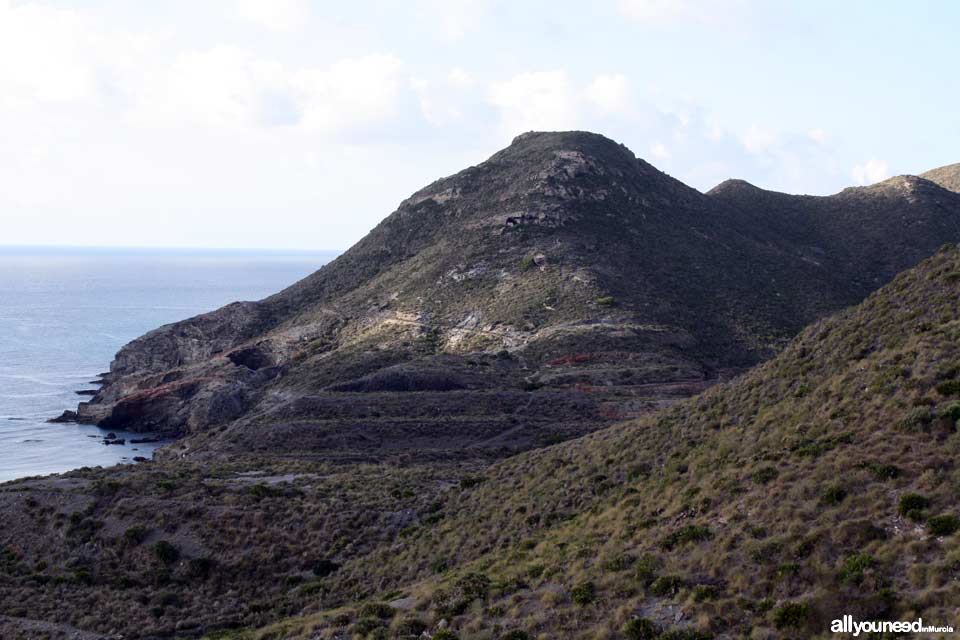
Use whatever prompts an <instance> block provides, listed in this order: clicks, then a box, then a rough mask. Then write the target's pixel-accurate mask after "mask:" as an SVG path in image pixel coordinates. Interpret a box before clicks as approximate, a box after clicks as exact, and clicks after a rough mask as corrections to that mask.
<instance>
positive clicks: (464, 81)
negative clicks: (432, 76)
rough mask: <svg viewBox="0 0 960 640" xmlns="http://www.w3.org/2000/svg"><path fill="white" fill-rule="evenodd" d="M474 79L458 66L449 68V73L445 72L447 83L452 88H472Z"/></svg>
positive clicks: (474, 82) (474, 83)
mask: <svg viewBox="0 0 960 640" xmlns="http://www.w3.org/2000/svg"><path fill="white" fill-rule="evenodd" d="M476 83H477V82H476V80H474V78H473V76H472V75H471V74H470V73H469V72H467V71H464V70H463V69H461V68H460V67H455V68H454V69H451V70H450V73H448V74H447V84H449V85H450V86H451V87H453V88H454V89H461V90H467V89H472V88H473V87H474V85H476Z"/></svg>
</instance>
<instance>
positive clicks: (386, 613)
mask: <svg viewBox="0 0 960 640" xmlns="http://www.w3.org/2000/svg"><path fill="white" fill-rule="evenodd" d="M395 613H396V610H395V609H394V608H393V607H391V606H390V605H388V604H386V603H385V602H367V603H365V604H364V605H363V606H361V607H360V613H359V615H360V617H361V618H380V619H381V620H386V619H389V618H392V617H393V614H395Z"/></svg>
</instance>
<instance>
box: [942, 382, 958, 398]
mask: <svg viewBox="0 0 960 640" xmlns="http://www.w3.org/2000/svg"><path fill="white" fill-rule="evenodd" d="M937 393H939V394H940V395H942V396H956V395H960V380H945V381H944V382H941V383H940V384H938V385H937Z"/></svg>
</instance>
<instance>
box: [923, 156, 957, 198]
mask: <svg viewBox="0 0 960 640" xmlns="http://www.w3.org/2000/svg"><path fill="white" fill-rule="evenodd" d="M920 177H921V178H926V179H927V180H929V181H930V182H935V183H937V184H938V185H940V186H941V187H943V188H944V189H949V190H950V191H957V192H960V162H958V163H956V164H948V165H946V166H944V167H938V168H936V169H931V170H930V171H927V172H924V173H921V174H920Z"/></svg>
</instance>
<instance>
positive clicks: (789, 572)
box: [777, 562, 800, 578]
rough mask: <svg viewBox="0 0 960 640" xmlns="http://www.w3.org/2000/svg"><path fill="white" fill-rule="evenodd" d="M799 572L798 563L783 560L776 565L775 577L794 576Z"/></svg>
mask: <svg viewBox="0 0 960 640" xmlns="http://www.w3.org/2000/svg"><path fill="white" fill-rule="evenodd" d="M798 573H800V565H799V564H797V563H796V562H784V563H783V564H781V565H780V566H779V567H777V577H778V578H785V577H787V576H795V575H797V574H798Z"/></svg>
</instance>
